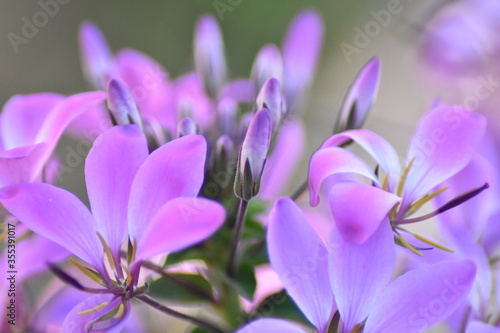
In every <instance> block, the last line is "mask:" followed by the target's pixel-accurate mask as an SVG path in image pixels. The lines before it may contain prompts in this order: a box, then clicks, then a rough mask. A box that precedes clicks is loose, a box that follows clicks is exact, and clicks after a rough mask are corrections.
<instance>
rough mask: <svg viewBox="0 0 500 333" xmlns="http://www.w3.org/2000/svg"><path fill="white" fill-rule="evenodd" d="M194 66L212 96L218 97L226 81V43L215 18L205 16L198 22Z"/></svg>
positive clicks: (194, 46) (195, 36)
mask: <svg viewBox="0 0 500 333" xmlns="http://www.w3.org/2000/svg"><path fill="white" fill-rule="evenodd" d="M193 48H194V65H195V68H196V71H197V72H198V74H200V75H201V76H202V77H203V79H204V81H205V85H206V89H207V91H208V92H209V93H210V95H211V96H216V95H217V93H218V91H219V90H220V88H221V87H222V85H223V84H224V81H225V80H226V72H227V69H226V59H225V55H224V41H223V40H222V34H221V31H220V29H219V26H218V24H217V21H216V20H215V18H214V17H213V16H211V15H204V16H202V17H201V18H200V19H199V20H198V24H197V25H196V30H195V35H194V45H193Z"/></svg>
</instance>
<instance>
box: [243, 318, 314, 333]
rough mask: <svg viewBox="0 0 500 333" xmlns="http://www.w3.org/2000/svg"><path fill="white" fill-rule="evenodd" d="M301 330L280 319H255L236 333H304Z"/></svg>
mask: <svg viewBox="0 0 500 333" xmlns="http://www.w3.org/2000/svg"><path fill="white" fill-rule="evenodd" d="M304 332H307V331H304V330H303V329H300V328H299V327H298V326H296V325H294V324H292V323H291V322H288V321H286V320H282V319H273V318H265V319H257V320H254V321H252V322H250V323H249V324H247V325H245V326H243V327H242V328H240V329H239V330H237V331H236V333H304Z"/></svg>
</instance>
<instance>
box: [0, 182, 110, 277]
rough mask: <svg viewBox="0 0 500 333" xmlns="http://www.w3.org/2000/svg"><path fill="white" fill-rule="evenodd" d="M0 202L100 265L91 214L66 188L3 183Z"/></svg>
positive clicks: (37, 229)
mask: <svg viewBox="0 0 500 333" xmlns="http://www.w3.org/2000/svg"><path fill="white" fill-rule="evenodd" d="M0 202H1V203H2V204H3V205H4V206H5V208H7V210H8V211H9V212H10V213H12V214H13V215H14V216H15V217H16V218H18V219H19V220H20V221H21V222H22V223H23V224H24V225H26V226H27V227H28V228H29V229H31V230H33V231H34V232H36V233H38V234H40V235H41V236H44V237H46V238H48V239H50V240H52V241H53V242H55V243H58V244H60V245H61V246H63V247H65V248H66V249H68V250H69V251H70V252H72V253H74V254H75V255H77V256H78V257H80V258H81V259H83V260H85V261H86V262H88V263H90V264H92V265H93V266H94V267H95V268H96V269H101V268H102V258H103V249H102V245H101V243H100V241H99V239H98V238H97V235H96V225H95V221H94V218H93V217H92V215H90V212H89V210H88V209H87V207H85V205H84V204H83V203H82V202H81V201H80V200H79V199H78V198H77V197H76V196H74V195H73V194H71V193H70V192H68V191H66V190H63V189H60V188H57V187H55V186H52V185H49V184H42V183H40V184H18V185H11V186H8V187H4V188H3V189H2V190H1V191H0Z"/></svg>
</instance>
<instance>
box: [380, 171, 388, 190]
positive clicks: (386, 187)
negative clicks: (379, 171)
mask: <svg viewBox="0 0 500 333" xmlns="http://www.w3.org/2000/svg"><path fill="white" fill-rule="evenodd" d="M388 188H389V174H388V173H386V174H385V176H384V179H383V180H382V190H384V191H387V189H388Z"/></svg>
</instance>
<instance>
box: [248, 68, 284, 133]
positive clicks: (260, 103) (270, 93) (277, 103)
mask: <svg viewBox="0 0 500 333" xmlns="http://www.w3.org/2000/svg"><path fill="white" fill-rule="evenodd" d="M255 104H256V109H257V110H260V109H268V110H269V113H270V115H271V120H272V124H273V130H274V131H276V130H277V129H278V127H279V125H280V122H281V117H282V113H283V107H282V106H283V105H282V95H281V87H280V83H279V82H278V80H276V79H275V78H272V77H271V78H269V79H267V81H266V82H265V83H264V85H263V86H262V88H261V89H260V92H259V95H258V96H257V100H256V103H255Z"/></svg>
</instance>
